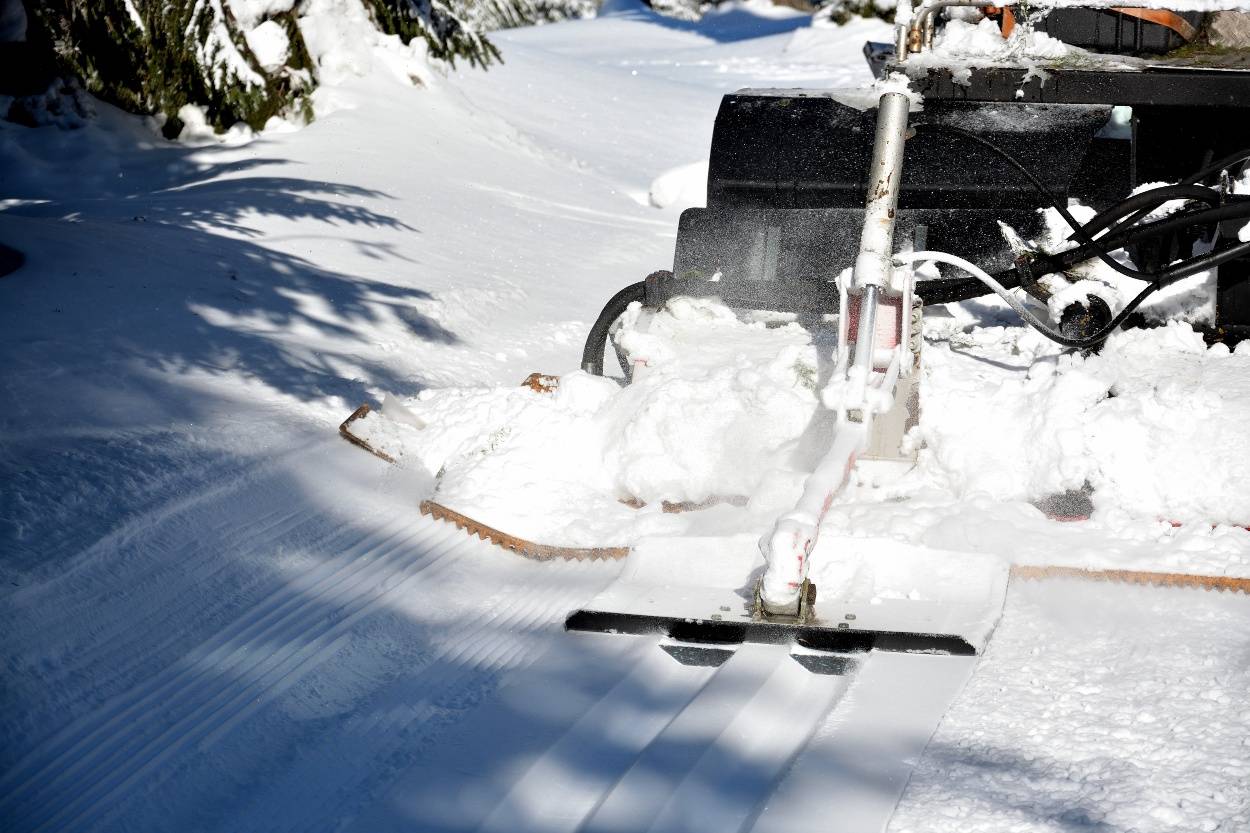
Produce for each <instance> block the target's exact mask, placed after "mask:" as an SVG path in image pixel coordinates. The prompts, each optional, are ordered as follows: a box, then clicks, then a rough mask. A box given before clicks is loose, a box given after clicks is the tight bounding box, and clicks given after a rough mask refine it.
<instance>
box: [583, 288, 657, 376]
mask: <svg viewBox="0 0 1250 833" xmlns="http://www.w3.org/2000/svg"><path fill="white" fill-rule="evenodd" d="M646 292H647V282H646V281H638V283H631V284H630V285H629V286H627V287H625V288H624V289H622V290H621V291H620V292H618V293H616V294H615V295H613V296H612V297H611V298H610V299H608V302H607V303H606V304H605V305H604V307H603V311H602V312H600V313H599V317H598V318H596V319H595V324H594V326H593V327H591V328H590V332H589V333H588V334H587V335H586V346H585V347H583V348H582V370H584V371H586V372H587V373H592V374H594V375H595V376H602V375H603V351H604V349H605V348H606V347H607V344H608V332H609V331H610V330H611V329H612V325H613V324H614V323H616V319H618V318H620V317H621V315H622V314H623V313H624V312H625V309H626V308H627V307H628V306H629V305H630V304H632V303H633V302H634V301H639V302H641V301H643V300H644V299H645V298H646Z"/></svg>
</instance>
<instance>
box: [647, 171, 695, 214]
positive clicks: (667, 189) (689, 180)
mask: <svg viewBox="0 0 1250 833" xmlns="http://www.w3.org/2000/svg"><path fill="white" fill-rule="evenodd" d="M707 173H708V163H707V161H706V160H704V161H703V162H691V163H690V164H689V165H680V166H678V167H676V168H672V169H670V170H667V171H665V172H664V173H662V174H660V175H659V176H657V177H656V178H655V179H654V180H653V181H652V182H651V189H650V191H649V193H648V195H647V199H648V201H649V202H650V203H651V204H652V205H653V206H655V207H656V208H668V207H669V206H672V205H675V206H678V207H679V208H691V207H695V208H702V207H703V206H705V205H707Z"/></svg>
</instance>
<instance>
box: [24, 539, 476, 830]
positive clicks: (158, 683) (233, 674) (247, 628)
mask: <svg viewBox="0 0 1250 833" xmlns="http://www.w3.org/2000/svg"><path fill="white" fill-rule="evenodd" d="M390 526H391V528H390V529H389V530H387V531H385V532H381V533H379V534H372V535H365V536H361V537H360V538H359V540H358V542H357V543H356V544H355V546H353V547H351V548H349V549H348V550H347V551H345V552H343V553H342V555H340V556H339V557H337V558H335V559H331V560H330V561H327V562H326V564H325V565H323V566H322V567H321V568H320V569H319V570H318V571H317V572H318V573H320V575H317V576H316V577H315V578H314V577H310V576H304V577H300V578H297V579H296V580H294V581H292V582H291V583H290V584H288V585H287V586H286V587H285V588H283V589H282V590H280V591H279V592H278V593H275V594H274V595H273V596H271V597H270V598H269V599H267V600H265V601H264V602H262V603H261V604H258V605H257V606H256V607H254V608H253V609H252V610H251V611H250V612H249V613H248V614H247V615H245V616H243V617H241V618H240V619H238V620H236V622H235V623H233V624H232V625H231V626H230V627H228V628H226V629H225V630H223V631H222V632H221V633H220V634H219V635H218V636H217V637H215V638H214V639H212V640H209V641H208V642H206V643H203V644H202V645H201V646H200V647H199V648H197V649H196V650H195V651H193V652H192V653H191V654H189V655H188V656H187V657H185V658H184V659H183V660H182V661H180V662H179V663H177V664H176V665H175V666H171V667H170V668H168V669H166V671H165V672H162V673H161V674H158V675H156V676H155V677H153V678H152V679H150V680H149V681H147V682H146V683H145V684H143V685H141V686H138V687H137V688H135V689H132V690H131V691H129V692H126V693H125V694H123V695H120V696H118V697H116V698H114V702H112V703H110V704H108V705H106V706H105V707H103V708H102V709H98V710H97V711H96V712H95V713H94V714H92V715H90V716H88V717H87V718H85V719H83V720H80V721H78V722H77V724H76V725H74V726H71V727H70V728H69V729H68V730H66V731H64V732H62V733H61V736H60V737H59V738H57V740H56V741H55V742H54V744H53V748H52V749H47V748H46V747H45V749H44V750H39V751H37V752H36V753H34V754H33V755H31V756H28V759H27V760H26V761H23V762H21V763H19V765H18V766H17V767H15V768H14V771H13V772H11V773H10V774H9V775H8V776H6V777H5V779H4V782H3V783H0V789H4V790H6V792H9V795H8V797H7V798H6V799H4V801H3V802H0V806H3V805H9V806H10V807H13V806H14V805H16V807H22V806H26V807H28V808H31V809H32V810H33V809H35V808H39V809H43V808H50V807H55V808H56V810H55V812H54V813H53V814H52V815H51V816H50V817H47V818H41V819H39V820H38V822H37V824H38V828H37V829H42V828H46V827H48V826H49V825H52V824H54V823H56V824H58V826H64V825H66V824H68V823H70V822H72V821H73V820H75V819H77V818H78V817H79V816H81V815H83V814H84V813H87V812H89V811H90V810H91V809H92V808H94V807H96V806H98V805H99V802H100V801H102V800H107V799H108V798H109V797H110V796H113V795H114V794H115V792H116V791H117V789H118V788H119V787H121V786H124V785H126V784H129V783H130V782H132V781H133V780H134V778H135V777H137V776H138V775H140V774H142V772H144V771H146V770H147V769H149V768H150V767H151V766H152V765H154V764H155V763H157V762H159V761H160V760H161V759H163V757H164V756H165V755H167V754H168V753H169V752H170V751H172V750H173V749H175V748H180V747H181V746H183V745H185V743H187V742H188V741H189V740H191V739H192V735H195V734H196V733H197V732H196V730H197V729H199V730H201V732H200V734H207V732H209V731H211V730H212V728H213V727H214V725H219V724H220V723H221V722H222V721H223V719H224V718H217V717H216V715H217V714H218V712H220V711H221V710H222V709H229V708H234V709H235V711H236V712H237V711H238V710H239V709H245V710H246V711H247V712H248V713H251V711H254V709H255V705H253V706H252V708H248V703H249V702H251V703H253V704H254V703H255V702H256V700H257V698H258V696H259V695H260V694H263V692H264V691H265V690H266V689H268V688H271V687H272V686H274V685H277V684H279V683H280V682H281V681H282V680H283V679H285V678H286V677H287V676H288V675H290V674H291V673H292V672H294V671H295V670H297V669H298V668H300V667H303V666H304V665H305V664H308V663H309V662H310V661H312V660H315V659H317V658H319V657H321V656H323V655H325V654H326V651H327V650H333V647H334V639H333V637H335V636H337V635H339V634H341V633H342V632H344V631H345V630H346V628H347V626H349V625H350V624H351V623H352V622H353V621H355V620H356V619H357V618H359V617H360V616H361V615H363V613H365V612H367V611H368V610H369V609H370V608H371V607H372V606H373V605H374V604H375V603H376V602H377V601H378V600H379V599H380V598H382V597H383V596H385V595H386V594H388V593H390V592H393V591H394V590H396V589H397V588H399V587H400V586H402V585H403V584H405V583H406V582H407V581H409V580H411V579H412V578H413V577H415V576H416V575H418V574H420V573H421V572H422V571H423V570H425V569H427V568H428V567H430V566H431V565H432V564H435V563H438V562H440V561H443V560H445V559H447V558H449V557H453V556H454V555H455V554H456V552H457V551H458V550H459V549H461V547H462V544H463V542H462V541H454V540H453V543H452V545H451V546H450V547H443V545H444V544H445V543H446V542H447V541H448V540H449V539H455V538H456V537H457V535H458V534H459V533H458V532H457V531H456V530H455V529H454V528H450V527H446V526H443V525H435V524H433V523H416V524H415V528H413V527H414V523H413V521H411V520H408V519H406V520H405V521H403V522H399V523H395V524H392V525H390ZM396 527H397V528H396ZM405 527H408V529H407V530H405ZM331 565H333V567H332V566H331ZM305 585H307V587H305ZM323 598H328V600H329V601H331V602H332V603H333V609H332V610H331V611H329V612H327V611H325V610H324V607H325V604H324V602H323ZM271 642H278V643H279V644H280V647H279V648H277V649H274V650H271V651H264V652H260V651H257V652H255V653H260V654H261V655H260V656H259V657H257V658H252V656H251V655H252V653H253V650H252V649H253V648H255V647H256V646H263V645H265V644H266V643H271ZM202 677H207V679H206V681H205V683H206V684H199V685H197V682H198V681H199V680H200V679H201V678H202ZM238 677H245V679H247V682H245V684H244V685H243V686H242V687H240V688H241V690H239V691H238V692H237V693H236V694H235V695H234V696H233V697H232V696H230V694H231V692H232V690H234V683H233V682H232V680H233V679H237V678H238ZM209 681H211V682H209ZM213 683H215V685H214V684H213ZM223 701H224V702H223ZM156 703H160V705H159V707H155V708H153V706H154V705H155V704H156ZM180 711H181V713H179V712H180ZM171 712H173V713H174V714H176V715H177V717H176V719H175V720H174V721H173V722H172V723H170V724H168V725H164V724H162V719H163V718H165V717H166V716H167V715H169V714H170V713H171ZM128 718H134V720H133V722H129V721H128ZM206 724H208V725H206ZM145 730H146V731H145ZM153 733H155V737H152V735H153ZM67 763H68V765H66V764H67ZM46 775H51V777H50V778H49V779H48V780H47V781H45V782H42V783H36V782H38V781H39V779H40V778H41V776H46ZM23 776H24V777H23ZM17 778H21V781H20V783H18V784H17V785H16V788H13V789H11V788H10V786H9V785H10V784H11V783H12V782H13V781H14V780H16V779H17ZM27 788H29V789H27ZM24 793H29V794H24ZM65 794H69V795H72V796H73V798H72V800H70V801H68V802H66V803H64V804H61V803H60V802H58V801H57V800H56V799H57V797H58V796H64V795H65ZM45 812H46V811H45Z"/></svg>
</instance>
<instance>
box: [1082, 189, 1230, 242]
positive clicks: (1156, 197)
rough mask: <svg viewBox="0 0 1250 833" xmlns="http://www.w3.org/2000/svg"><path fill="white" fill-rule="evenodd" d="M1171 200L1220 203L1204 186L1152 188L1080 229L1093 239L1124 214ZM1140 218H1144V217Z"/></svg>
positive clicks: (1217, 197) (1114, 206)
mask: <svg viewBox="0 0 1250 833" xmlns="http://www.w3.org/2000/svg"><path fill="white" fill-rule="evenodd" d="M1172 200H1194V201H1196V202H1205V203H1206V204H1207V205H1217V204H1219V201H1220V195H1219V194H1218V193H1217V192H1215V191H1212V190H1211V189H1210V188H1207V187H1206V186H1205V185H1164V186H1162V187H1160V188H1152V189H1150V190H1149V191H1142V192H1141V193H1140V194H1134V195H1133V196H1131V197H1129V198H1128V199H1126V200H1123V201H1122V202H1120V203H1118V204H1116V205H1113V206H1112V207H1111V208H1108V209H1107V210H1106V211H1103V212H1101V213H1100V214H1097V215H1095V216H1094V217H1093V218H1092V219H1091V220H1090V221H1089V222H1088V223H1085V225H1084V226H1083V227H1082V228H1083V230H1084V232H1085V233H1086V234H1088V235H1089V236H1090V237H1093V236H1094V235H1095V234H1097V233H1098V232H1100V231H1102V230H1103V229H1105V228H1107V227H1109V226H1111V225H1112V224H1114V223H1115V222H1116V221H1117V220H1119V219H1120V218H1121V217H1123V216H1125V215H1126V214H1132V213H1133V212H1134V211H1138V210H1139V209H1149V211H1154V210H1155V209H1156V208H1158V207H1159V206H1160V205H1163V204H1164V203H1166V202H1171V201H1172ZM1149 211H1147V213H1149ZM1141 216H1143V217H1144V216H1145V215H1144V214H1143V215H1141ZM1069 237H1071V235H1069Z"/></svg>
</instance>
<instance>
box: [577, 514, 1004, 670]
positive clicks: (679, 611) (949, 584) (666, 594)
mask: <svg viewBox="0 0 1250 833" xmlns="http://www.w3.org/2000/svg"><path fill="white" fill-rule="evenodd" d="M822 543H823V542H822ZM840 543H841V544H842V546H841V547H840V548H839V544H840ZM854 543H855V547H856V548H855V549H850V548H849V547H847V546H846V542H845V541H839V539H831V540H830V541H829V542H828V544H827V545H826V546H830V547H831V548H832V549H831V551H830V556H831V557H841V558H842V559H843V561H844V562H845V563H846V564H847V565H849V566H848V569H844V570H843V571H842V579H843V580H842V581H841V582H838V583H836V584H835V583H830V585H829V586H827V587H824V588H822V587H821V585H820V583H819V581H817V598H816V604H815V606H814V608H813V610H812V615H811V617H810V618H809V620H808V621H805V622H802V623H796V622H785V621H777V620H774V619H766V618H763V617H762V616H760V615H759V614H757V613H756V612H755V610H754V608H755V604H754V586H755V579H756V578H757V577H758V575H759V572H760V570H761V569H762V561H761V559H760V556H759V552H758V548H757V544H756V540H755V538H754V537H752V536H736V537H733V538H727V539H681V540H671V539H670V540H667V541H649V542H646V543H644V544H642V545H639V547H637V548H636V550H635V551H634V552H633V553H632V554H631V555H630V556H629V558H628V559H627V567H626V570H625V571H624V573H623V574H622V575H621V577H620V578H619V579H618V580H617V581H616V582H614V583H613V584H612V585H611V586H609V587H608V588H607V589H606V590H604V591H603V592H602V593H600V594H599V595H598V596H596V597H595V598H594V599H592V600H590V602H589V603H587V604H586V605H585V606H583V607H582V608H581V609H579V610H576V611H574V612H573V613H571V614H570V615H569V616H568V618H567V619H566V620H565V627H566V629H568V630H571V631H595V632H601V633H620V634H634V635H657V636H664V637H668V638H671V639H674V640H678V641H681V642H692V643H704V644H726V645H732V644H738V643H742V642H756V643H768V644H790V643H797V644H799V645H802V646H804V647H807V648H812V649H816V650H821V651H836V652H844V651H867V650H874V649H875V650H886V651H903V652H912V653H937V654H954V655H971V654H979V653H980V652H981V650H982V649H983V648H984V646H985V644H986V642H987V641H988V639H989V635H990V633H991V632H992V630H993V628H994V626H995V624H996V623H997V621H998V617H999V614H1000V612H1001V610H1002V605H1003V599H1004V597H1005V595H1006V589H1007V571H1006V569H1005V567H1003V566H1002V565H1001V564H1000V563H999V562H998V561H997V559H987V558H985V557H975V556H972V557H970V556H968V555H967V554H965V553H935V552H933V551H932V550H924V549H921V548H918V547H909V546H908V545H904V544H898V543H897V542H891V541H884V542H868V541H864V540H862V539H861V540H857V541H855V542H854ZM874 550H875V551H874ZM839 553H840V556H839ZM909 565H910V566H909ZM936 565H941V567H940V568H939V567H937V566H936ZM952 568H954V569H953V570H952ZM939 569H940V570H941V571H942V572H938V570H939ZM900 573H907V574H908V578H909V579H914V581H911V582H910V584H912V585H916V586H919V587H922V588H923V589H924V591H925V592H924V593H923V594H921V593H919V592H918V591H915V590H913V591H912V592H911V594H910V595H911V597H908V596H907V595H906V594H899V593H897V592H896V591H893V590H892V589H891V587H890V585H891V584H892V583H893V579H892V577H893V576H897V575H899V574H900ZM825 575H826V576H829V575H830V573H828V572H826V573H825ZM822 594H823V598H822ZM891 596H894V597H891ZM899 596H901V597H899Z"/></svg>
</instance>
